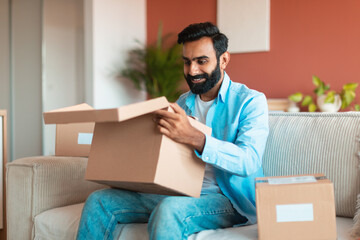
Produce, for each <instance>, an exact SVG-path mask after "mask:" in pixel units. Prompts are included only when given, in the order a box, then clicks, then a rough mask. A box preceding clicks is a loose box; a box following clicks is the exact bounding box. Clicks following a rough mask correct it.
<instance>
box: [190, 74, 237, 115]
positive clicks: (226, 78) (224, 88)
mask: <svg viewBox="0 0 360 240" xmlns="http://www.w3.org/2000/svg"><path fill="white" fill-rule="evenodd" d="M229 84H230V78H229V76H228V75H227V73H226V72H225V71H224V79H223V81H222V83H221V86H220V90H219V93H218V96H217V99H215V101H218V99H220V100H221V101H222V102H225V98H226V92H227V90H228V88H229ZM195 98H196V94H194V93H192V92H191V91H189V95H188V97H187V99H186V105H187V107H188V108H189V109H190V110H191V112H194V106H195Z"/></svg>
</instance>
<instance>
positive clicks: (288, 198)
mask: <svg viewBox="0 0 360 240" xmlns="http://www.w3.org/2000/svg"><path fill="white" fill-rule="evenodd" d="M256 208H257V218H258V234H259V240H264V239H266V240H288V239H294V240H307V239H314V240H315V239H316V240H318V239H323V240H326V239H334V240H335V239H336V238H337V235H336V216H335V203H334V187H333V184H332V183H331V181H330V180H328V179H326V177H324V175H323V174H315V175H299V176H286V177H269V178H257V179H256Z"/></svg>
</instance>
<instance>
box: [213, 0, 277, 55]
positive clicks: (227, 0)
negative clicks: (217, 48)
mask: <svg viewBox="0 0 360 240" xmlns="http://www.w3.org/2000/svg"><path fill="white" fill-rule="evenodd" d="M217 25H218V27H219V28H220V31H222V32H223V33H224V34H225V35H226V36H227V37H228V38H229V49H228V50H229V52H230V53H243V52H260V51H269V50H270V0H218V1H217Z"/></svg>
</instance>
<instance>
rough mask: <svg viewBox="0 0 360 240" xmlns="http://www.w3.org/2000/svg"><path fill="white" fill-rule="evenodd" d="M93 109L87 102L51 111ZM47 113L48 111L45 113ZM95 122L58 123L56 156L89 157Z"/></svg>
mask: <svg viewBox="0 0 360 240" xmlns="http://www.w3.org/2000/svg"><path fill="white" fill-rule="evenodd" d="M91 109H93V108H92V107H91V106H89V105H88V104H86V103H83V104H79V105H75V106H71V107H66V108H61V109H57V110H53V111H51V113H54V112H63V111H69V112H70V111H79V110H91ZM45 114H46V113H45ZM94 125H95V123H93V122H90V123H65V124H56V141H55V155H56V156H72V157H88V156H89V153H90V147H91V140H92V136H93V131H94Z"/></svg>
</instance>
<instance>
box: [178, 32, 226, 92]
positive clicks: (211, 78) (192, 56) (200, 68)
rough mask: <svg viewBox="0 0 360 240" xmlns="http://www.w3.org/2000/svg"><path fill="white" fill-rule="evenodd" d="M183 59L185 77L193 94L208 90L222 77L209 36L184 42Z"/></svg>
mask: <svg viewBox="0 0 360 240" xmlns="http://www.w3.org/2000/svg"><path fill="white" fill-rule="evenodd" d="M183 59H184V76H185V79H186V81H187V83H188V85H189V87H190V90H191V91H192V92H193V93H195V94H204V93H206V92H208V91H209V90H210V89H212V88H213V87H214V86H215V85H216V84H217V83H218V82H219V80H220V79H221V77H222V72H221V70H220V66H219V61H218V59H217V58H216V53H215V49H214V47H213V43H212V40H211V39H210V38H209V37H203V38H201V39H199V40H196V41H192V42H187V43H185V44H184V47H183Z"/></svg>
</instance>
